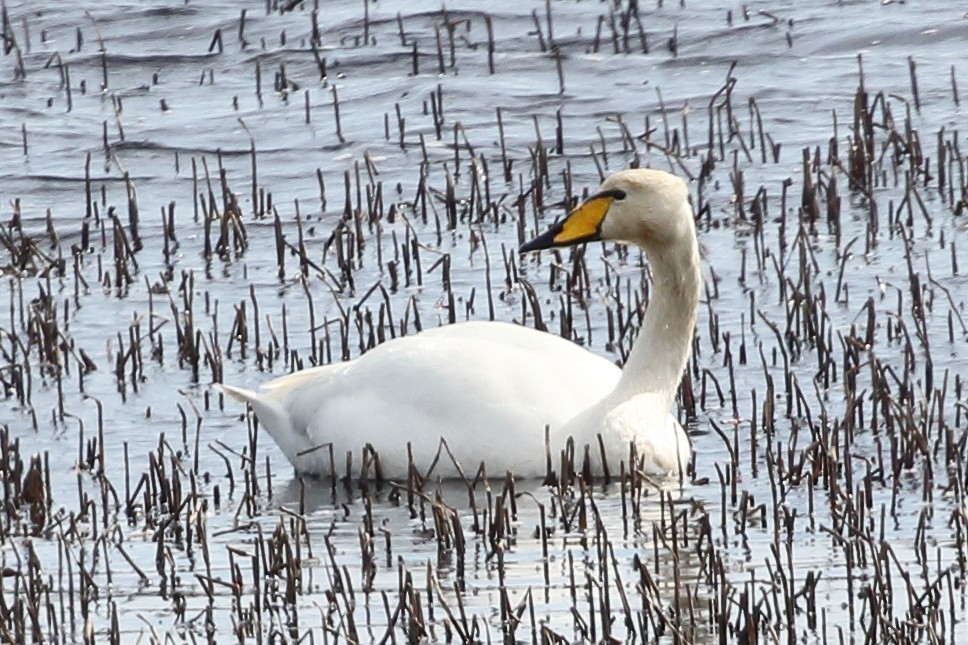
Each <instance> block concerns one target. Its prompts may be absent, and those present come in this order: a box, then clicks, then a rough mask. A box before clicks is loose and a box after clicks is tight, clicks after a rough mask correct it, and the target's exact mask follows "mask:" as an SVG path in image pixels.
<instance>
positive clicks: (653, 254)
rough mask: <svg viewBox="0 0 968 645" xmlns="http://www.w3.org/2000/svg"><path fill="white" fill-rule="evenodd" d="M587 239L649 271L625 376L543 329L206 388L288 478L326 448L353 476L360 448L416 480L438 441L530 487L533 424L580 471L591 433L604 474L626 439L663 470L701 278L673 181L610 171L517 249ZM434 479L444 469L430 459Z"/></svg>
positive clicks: (678, 452)
mask: <svg viewBox="0 0 968 645" xmlns="http://www.w3.org/2000/svg"><path fill="white" fill-rule="evenodd" d="M596 240H615V241H622V242H627V243H633V244H637V245H639V246H640V247H641V248H642V249H643V250H644V251H645V254H646V256H647V258H648V260H649V263H650V266H651V269H652V278H653V290H652V292H651V298H650V302H649V306H648V308H647V310H646V313H645V316H644V319H643V324H642V328H641V330H640V333H639V336H638V338H637V339H636V340H635V343H634V344H633V346H632V350H631V353H630V354H629V356H628V360H627V361H626V363H625V367H624V369H619V368H618V367H617V366H616V365H615V364H613V363H612V362H611V361H610V360H608V359H606V358H603V357H601V356H597V355H595V354H593V353H592V352H590V351H588V350H586V349H583V348H581V347H579V346H578V345H576V344H575V343H573V342H571V341H568V340H565V339H563V338H560V337H559V336H556V335H553V334H550V333H546V332H541V331H537V330H534V329H530V328H527V327H524V326H521V325H517V324H511V323H503V322H464V323H457V324H452V325H446V326H443V327H438V328H435V329H428V330H424V331H421V332H419V333H417V334H414V335H411V336H404V337H401V338H396V339H394V340H390V341H387V342H385V343H382V344H381V345H378V346H377V347H375V348H373V349H371V350H370V351H368V352H367V353H365V354H363V355H362V356H360V357H358V358H355V359H353V360H349V361H344V362H340V363H335V364H330V365H324V366H320V367H314V368H310V369H305V370H302V371H299V372H295V373H293V374H290V375H287V376H283V377H280V378H276V379H275V380H272V381H270V382H268V383H266V384H264V385H262V386H261V388H260V389H259V391H258V392H253V391H250V390H246V389H242V388H239V387H233V386H230V385H224V384H214V386H215V387H216V388H217V389H218V390H219V391H221V392H222V393H223V394H226V395H228V396H229V397H231V398H234V399H236V400H238V401H241V402H244V403H248V404H249V405H250V406H251V407H252V410H253V411H254V413H255V415H256V417H258V419H259V421H260V422H261V424H262V425H263V426H264V427H265V429H266V430H267V431H268V433H269V435H270V436H271V437H272V438H273V439H274V440H275V442H276V444H278V446H279V448H280V449H281V451H282V453H283V454H284V455H285V456H286V457H287V458H288V459H289V461H290V462H291V463H292V465H293V467H294V468H295V470H296V471H297V472H300V473H307V474H314V475H329V474H331V473H330V469H331V461H330V451H329V450H328V449H320V448H321V447H322V446H331V447H332V452H333V460H334V462H335V464H336V469H337V471H338V472H337V473H336V474H343V472H344V470H345V463H346V454H347V452H348V451H352V452H353V453H354V455H353V457H354V458H353V467H354V469H355V470H354V472H359V471H358V469H359V467H360V464H361V463H362V456H361V455H362V450H361V449H362V448H363V446H364V445H366V444H370V445H371V446H372V447H373V448H374V449H375V450H376V452H377V454H378V455H379V461H380V466H381V470H382V472H383V474H384V476H387V477H390V478H402V477H406V476H407V472H408V467H409V463H410V455H411V454H412V458H413V463H414V464H416V465H417V466H418V468H424V469H425V468H427V467H429V465H430V463H431V462H432V461H433V459H434V457H435V455H437V453H438V450H439V449H440V447H441V438H443V439H444V440H446V443H447V446H448V448H449V449H450V451H451V453H452V454H453V456H454V457H455V459H456V460H457V461H458V462H459V463H460V465H461V467H462V470H463V471H466V472H467V474H469V475H471V476H472V475H473V473H474V472H476V471H477V468H478V466H479V464H480V463H481V462H482V461H483V462H484V463H485V465H486V468H487V471H488V473H490V474H491V475H503V474H504V472H505V471H511V472H513V473H514V474H515V475H516V476H518V477H542V476H544V475H545V474H546V468H547V463H546V454H547V451H546V432H545V428H546V426H548V427H550V444H551V445H550V448H551V451H552V452H551V454H552V455H555V456H557V454H558V451H559V450H561V449H562V448H564V446H565V444H566V441H567V439H568V438H569V437H571V438H573V439H574V440H575V444H576V446H578V447H579V448H578V449H579V450H581V449H582V447H583V446H584V445H586V444H587V445H589V446H590V447H591V449H590V456H591V457H592V463H593V468H595V469H601V463H600V452H601V451H600V449H599V446H598V444H599V436H601V439H602V444H603V445H604V448H605V453H606V459H607V460H608V462H609V464H610V468H612V470H613V471H614V470H615V469H616V468H617V464H618V463H619V461H620V460H622V459H626V460H627V458H628V456H629V446H630V442H634V443H635V446H636V452H637V455H638V456H639V457H640V458H644V460H643V463H644V468H645V470H646V471H648V472H651V473H653V474H677V473H679V472H681V471H682V470H683V469H684V467H685V465H686V464H687V463H688V462H689V460H690V457H691V447H690V444H689V439H688V437H687V436H686V433H685V431H684V430H683V428H682V426H681V425H680V424H679V422H678V421H677V420H676V419H675V417H674V416H673V415H672V414H671V413H670V409H671V407H672V405H673V403H674V400H675V395H676V390H677V387H678V384H679V381H680V379H681V377H682V372H683V370H684V369H685V366H686V362H687V361H688V358H689V353H690V350H691V347H692V339H693V333H694V328H695V324H696V307H697V305H698V302H699V292H700V281H701V277H700V264H699V262H700V260H699V246H698V241H697V239H696V228H695V219H694V215H693V210H692V207H691V205H690V203H689V193H688V189H687V187H686V184H685V182H683V181H682V180H681V179H680V178H678V177H676V176H675V175H673V174H670V173H667V172H664V171H660V170H652V169H630V170H623V171H619V172H617V173H615V174H613V175H611V176H609V177H608V178H606V179H605V181H604V182H603V183H602V185H601V187H600V188H599V189H598V191H597V192H596V193H595V194H593V195H592V196H591V197H589V198H588V199H586V200H585V201H584V202H583V203H582V204H581V205H579V206H578V207H577V208H576V209H574V210H573V211H571V212H570V213H569V214H568V215H567V216H566V217H565V218H564V219H562V220H561V221H559V222H558V223H556V224H554V225H553V226H552V227H551V228H550V229H549V230H548V231H547V232H545V233H544V234H542V235H539V236H538V237H536V238H535V239H533V240H531V241H530V242H527V243H525V244H524V245H522V247H521V249H520V251H521V252H522V253H526V252H530V251H537V250H541V249H549V248H552V247H561V246H571V245H576V244H583V243H587V242H591V241H596ZM408 444H409V446H408ZM578 454H579V455H581V453H580V452H579V453H578ZM556 461H557V460H556ZM370 472H373V471H372V470H371V471H370ZM434 474H435V475H437V476H444V477H446V476H456V475H457V474H458V471H457V469H456V468H455V467H454V466H453V464H452V462H451V460H450V459H449V457H447V455H446V454H442V456H441V459H440V461H439V462H438V464H437V467H436V469H435V471H434Z"/></svg>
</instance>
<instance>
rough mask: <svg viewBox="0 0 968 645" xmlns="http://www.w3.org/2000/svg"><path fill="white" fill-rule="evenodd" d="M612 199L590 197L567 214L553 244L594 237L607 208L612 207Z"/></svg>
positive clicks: (607, 197)
mask: <svg viewBox="0 0 968 645" xmlns="http://www.w3.org/2000/svg"><path fill="white" fill-rule="evenodd" d="M612 199H613V198H612V197H609V196H601V197H592V198H591V199H589V200H588V201H587V202H585V203H584V204H582V205H581V206H579V207H578V208H576V209H575V210H573V211H572V212H570V213H568V217H566V218H565V221H564V222H562V225H561V232H559V233H558V234H557V235H555V244H569V243H571V242H579V241H581V240H585V239H588V238H591V237H594V236H596V235H597V234H598V227H599V226H601V224H602V220H603V219H605V213H607V212H608V207H609V206H611V205H612Z"/></svg>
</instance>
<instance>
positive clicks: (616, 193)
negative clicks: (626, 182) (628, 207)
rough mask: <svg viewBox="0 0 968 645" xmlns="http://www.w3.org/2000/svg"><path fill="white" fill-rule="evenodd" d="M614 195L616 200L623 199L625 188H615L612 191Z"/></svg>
mask: <svg viewBox="0 0 968 645" xmlns="http://www.w3.org/2000/svg"><path fill="white" fill-rule="evenodd" d="M612 197H613V198H615V201H617V202H620V201H622V200H624V199H625V191H624V190H613V191H612Z"/></svg>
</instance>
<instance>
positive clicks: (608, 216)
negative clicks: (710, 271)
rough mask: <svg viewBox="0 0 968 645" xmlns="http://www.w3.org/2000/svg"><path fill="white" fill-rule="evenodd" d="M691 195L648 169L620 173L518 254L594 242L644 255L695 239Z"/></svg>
mask: <svg viewBox="0 0 968 645" xmlns="http://www.w3.org/2000/svg"><path fill="white" fill-rule="evenodd" d="M695 235H696V233H695V223H694V221H693V214H692V207H691V206H690V205H689V190H688V189H687V188H686V184H685V182H684V181H682V180H681V179H679V178H678V177H676V176H675V175H673V174H671V173H668V172H665V171H662V170H652V169H647V168H635V169H631V170H622V171H620V172H617V173H615V174H614V175H611V176H610V177H608V178H607V179H606V180H605V181H604V182H603V183H602V185H601V187H599V189H598V191H597V192H596V193H595V194H594V195H592V196H591V197H589V198H588V199H587V200H585V201H584V202H583V203H582V204H581V205H580V206H578V208H576V209H575V210H573V211H571V212H570V213H569V214H568V215H567V216H566V217H565V218H564V219H562V220H560V221H559V222H557V223H555V224H554V226H552V227H551V229H550V230H548V231H547V232H545V233H543V234H542V235H539V236H538V237H536V238H535V239H533V240H531V241H530V242H527V243H525V244H523V245H522V246H521V252H522V253H523V252H527V251H538V250H541V249H549V248H552V247H556V246H571V245H573V244H580V243H584V242H593V241H595V240H614V241H616V242H630V243H634V244H638V245H639V246H641V247H643V248H644V249H645V250H646V251H651V250H662V249H667V248H668V247H670V246H676V245H677V244H678V243H680V242H682V241H690V242H691V241H692V240H694V239H695Z"/></svg>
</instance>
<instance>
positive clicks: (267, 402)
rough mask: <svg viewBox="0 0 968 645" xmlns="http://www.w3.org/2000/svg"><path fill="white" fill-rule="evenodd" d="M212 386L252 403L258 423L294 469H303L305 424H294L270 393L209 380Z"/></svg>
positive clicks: (309, 446) (239, 399) (242, 400)
mask: <svg viewBox="0 0 968 645" xmlns="http://www.w3.org/2000/svg"><path fill="white" fill-rule="evenodd" d="M212 387H214V388H215V389H216V390H218V391H219V392H221V393H222V394H225V395H227V396H228V397H230V398H232V399H235V400H236V401H239V402H240V403H248V404H249V405H250V406H252V410H253V411H254V412H255V416H256V417H258V419H259V423H261V424H262V426H263V427H264V428H265V429H266V430H267V431H268V432H269V435H270V436H271V437H272V438H273V439H274V440H275V442H276V444H277V445H278V446H279V448H280V449H281V450H282V453H283V454H284V455H286V457H287V458H288V459H289V461H290V463H292V465H293V466H295V467H296V468H297V469H300V466H301V465H302V466H303V468H302V469H305V464H304V463H303V462H305V460H306V457H303V456H301V455H302V453H304V452H305V451H306V450H307V449H309V448H311V447H312V446H311V444H310V441H309V436H308V435H307V434H306V429H305V428H296V427H295V426H294V424H293V421H292V417H290V416H289V413H288V412H287V411H286V409H285V408H284V407H283V406H282V405H281V404H280V403H279V402H278V401H276V400H275V399H274V398H273V397H272V396H271V395H266V394H260V393H258V392H253V391H252V390H246V389H245V388H241V387H235V386H232V385H225V384H223V383H213V384H212Z"/></svg>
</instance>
